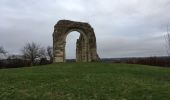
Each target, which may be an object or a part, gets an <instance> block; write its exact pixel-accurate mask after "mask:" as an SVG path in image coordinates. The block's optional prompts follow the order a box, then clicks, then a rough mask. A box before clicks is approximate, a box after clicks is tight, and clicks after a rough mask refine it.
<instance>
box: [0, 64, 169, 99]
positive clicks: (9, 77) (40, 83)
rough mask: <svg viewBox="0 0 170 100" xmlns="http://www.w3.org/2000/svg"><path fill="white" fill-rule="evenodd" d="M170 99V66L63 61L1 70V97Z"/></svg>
mask: <svg viewBox="0 0 170 100" xmlns="http://www.w3.org/2000/svg"><path fill="white" fill-rule="evenodd" d="M23 99H24V100H25V99H27V100H170V69H169V68H160V67H152V66H144V65H129V64H112V63H59V64H51V65H45V66H35V67H28V68H16V69H1V70H0V100H23Z"/></svg>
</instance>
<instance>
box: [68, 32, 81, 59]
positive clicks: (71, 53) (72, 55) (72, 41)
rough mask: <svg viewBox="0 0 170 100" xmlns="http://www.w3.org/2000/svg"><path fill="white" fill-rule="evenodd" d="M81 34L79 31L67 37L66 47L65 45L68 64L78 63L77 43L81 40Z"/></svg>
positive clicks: (70, 33)
mask: <svg viewBox="0 0 170 100" xmlns="http://www.w3.org/2000/svg"><path fill="white" fill-rule="evenodd" d="M79 37H80V33H79V32H77V31H72V32H69V33H68V35H67V36H66V45H65V59H66V62H75V61H76V56H77V55H76V41H77V39H79Z"/></svg>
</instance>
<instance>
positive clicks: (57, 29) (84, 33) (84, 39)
mask: <svg viewBox="0 0 170 100" xmlns="http://www.w3.org/2000/svg"><path fill="white" fill-rule="evenodd" d="M72 31H77V32H79V33H80V37H79V39H77V42H76V61H77V62H92V61H97V60H98V59H99V57H98V54H97V46H96V37H95V34H94V30H93V28H92V27H91V26H90V25H89V24H88V23H84V22H75V21H69V20H60V21H58V23H57V24H56V25H55V26H54V33H53V51H54V52H53V56H54V60H53V62H66V60H65V45H66V37H67V35H68V34H69V33H71V32H72Z"/></svg>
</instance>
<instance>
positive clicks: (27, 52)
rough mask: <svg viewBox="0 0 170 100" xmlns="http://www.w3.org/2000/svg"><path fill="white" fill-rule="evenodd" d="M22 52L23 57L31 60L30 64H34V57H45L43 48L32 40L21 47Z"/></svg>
mask: <svg viewBox="0 0 170 100" xmlns="http://www.w3.org/2000/svg"><path fill="white" fill-rule="evenodd" d="M22 53H23V56H24V58H25V59H28V60H30V61H31V65H33V64H34V62H35V59H36V58H42V57H45V49H44V48H42V47H41V46H40V45H38V44H36V43H34V42H32V43H27V44H26V45H25V46H24V47H23V49H22Z"/></svg>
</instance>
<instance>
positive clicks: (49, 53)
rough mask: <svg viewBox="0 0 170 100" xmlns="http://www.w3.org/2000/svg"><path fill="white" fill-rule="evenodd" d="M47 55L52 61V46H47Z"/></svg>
mask: <svg viewBox="0 0 170 100" xmlns="http://www.w3.org/2000/svg"><path fill="white" fill-rule="evenodd" d="M47 55H48V57H49V58H50V62H51V63H52V62H53V47H51V46H48V47H47Z"/></svg>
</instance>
